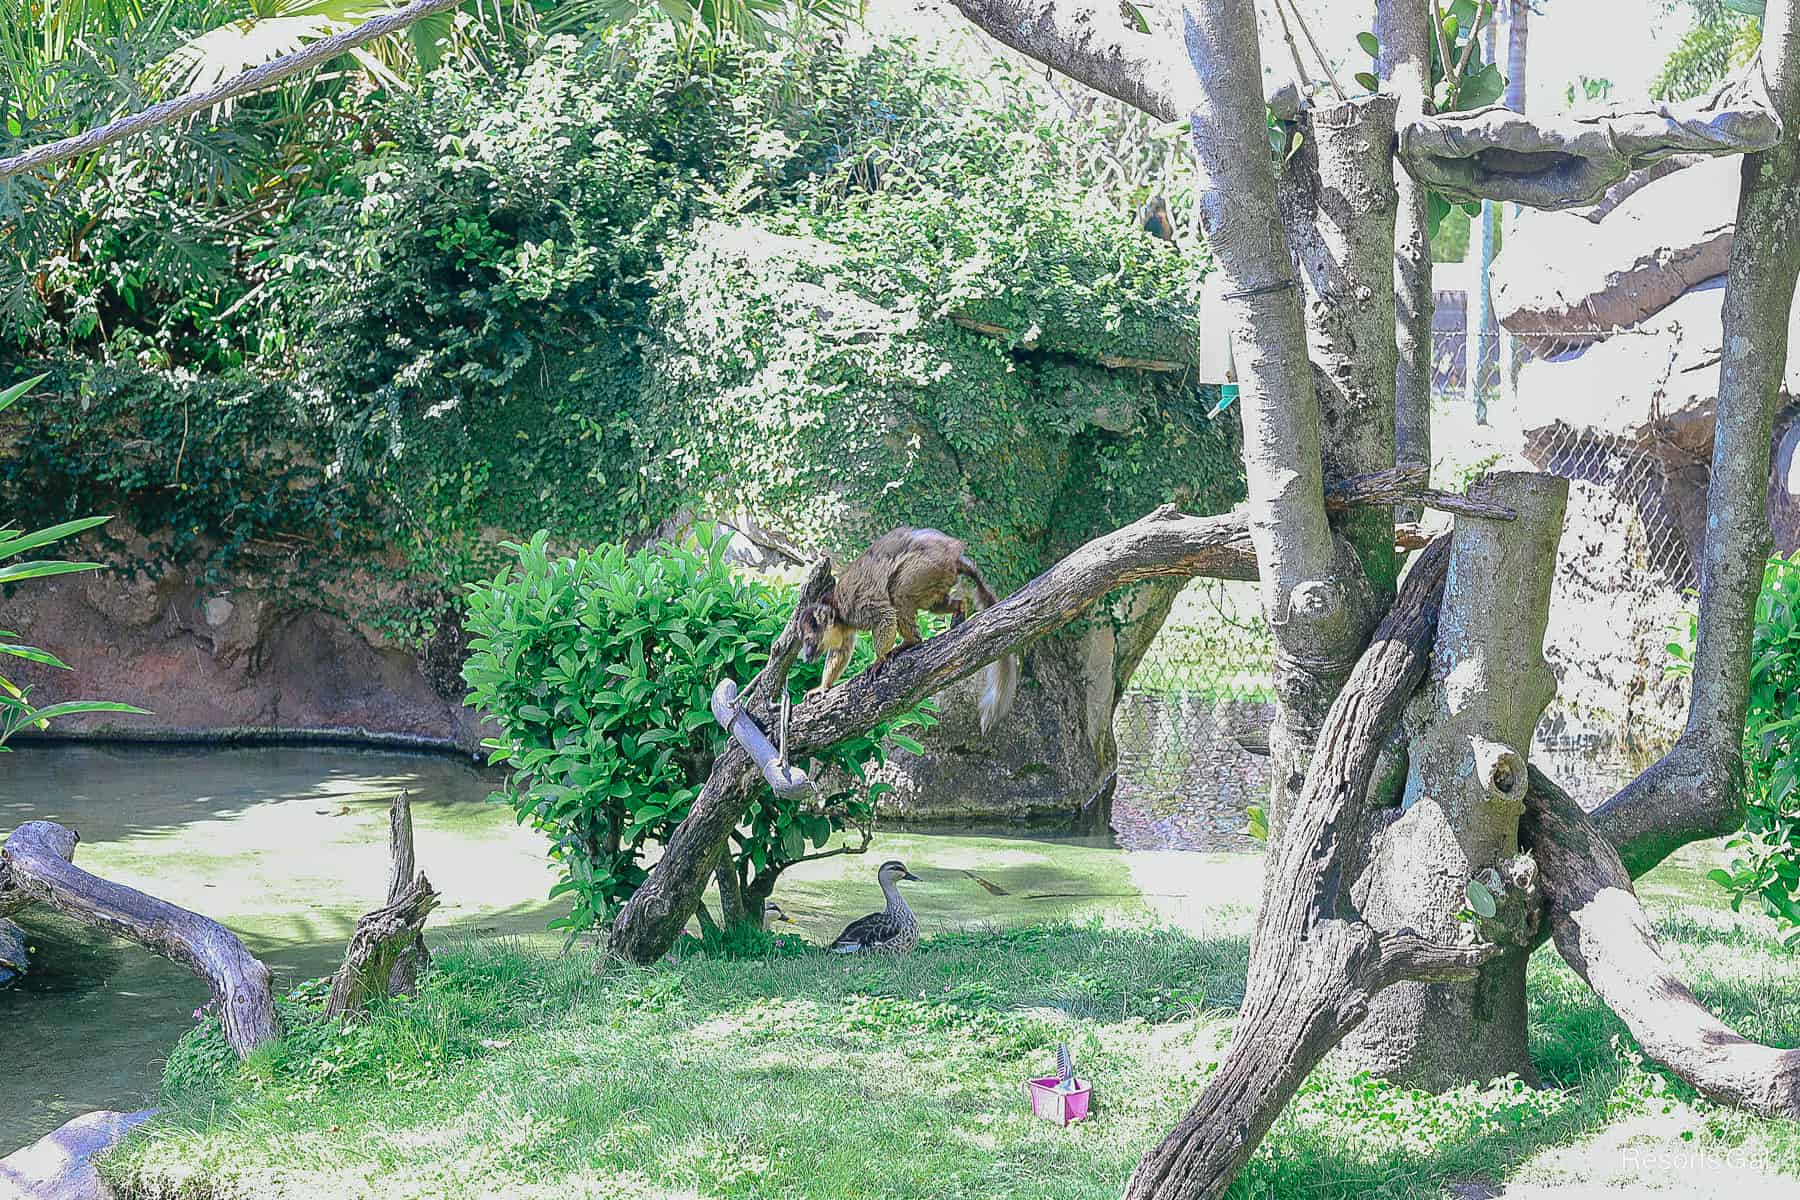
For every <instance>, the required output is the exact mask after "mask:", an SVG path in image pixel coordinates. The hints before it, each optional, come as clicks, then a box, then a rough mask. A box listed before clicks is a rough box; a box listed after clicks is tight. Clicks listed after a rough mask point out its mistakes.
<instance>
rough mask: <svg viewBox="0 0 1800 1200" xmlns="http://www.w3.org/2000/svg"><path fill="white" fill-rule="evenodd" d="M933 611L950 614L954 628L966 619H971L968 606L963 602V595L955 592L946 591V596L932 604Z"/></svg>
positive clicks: (951, 626) (951, 625) (951, 624)
mask: <svg viewBox="0 0 1800 1200" xmlns="http://www.w3.org/2000/svg"><path fill="white" fill-rule="evenodd" d="M931 611H932V612H934V613H948V614H950V628H952V629H955V628H956V627H957V626H958V625H961V624H962V623H963V622H964V621H966V620H968V619H969V618H968V606H967V605H965V604H964V603H963V601H962V597H960V596H958V595H957V594H956V593H955V592H945V593H944V598H943V599H942V600H939V601H938V602H937V603H936V604H934V605H932V606H931Z"/></svg>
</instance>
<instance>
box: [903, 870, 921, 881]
mask: <svg viewBox="0 0 1800 1200" xmlns="http://www.w3.org/2000/svg"><path fill="white" fill-rule="evenodd" d="M900 878H902V879H910V880H912V881H913V882H914V883H924V882H925V881H924V880H923V879H920V878H919V877H918V876H917V875H914V874H913V873H912V872H911V871H908V872H907V873H906V874H904V875H902V876H901V877H900Z"/></svg>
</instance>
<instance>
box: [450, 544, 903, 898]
mask: <svg viewBox="0 0 1800 1200" xmlns="http://www.w3.org/2000/svg"><path fill="white" fill-rule="evenodd" d="M725 548H726V542H725V540H724V539H722V538H721V539H717V540H711V541H708V540H706V539H702V540H701V541H700V543H699V545H698V547H697V548H690V547H687V546H680V545H673V544H669V543H661V544H658V545H655V546H651V547H646V548H644V549H641V550H638V551H636V552H634V553H628V552H627V551H626V550H625V548H624V547H622V546H618V545H608V546H602V547H600V548H598V549H595V550H582V551H577V552H576V553H574V554H572V555H566V556H561V555H556V554H553V553H552V552H551V550H550V546H549V538H548V536H547V535H546V534H543V533H539V534H538V535H537V536H536V537H534V538H533V539H532V540H531V541H530V542H529V543H528V544H524V545H519V544H516V543H507V549H508V550H510V551H512V552H513V553H514V554H515V555H516V556H517V561H516V562H515V563H514V564H513V565H511V566H508V567H507V568H505V569H504V570H502V571H501V572H500V573H499V574H497V575H495V576H494V578H493V579H491V580H489V581H487V582H485V583H481V584H475V585H472V586H471V587H470V589H469V601H468V615H467V618H466V627H467V629H468V631H469V633H470V634H471V641H470V655H469V660H468V662H467V664H466V665H465V667H464V668H463V678H464V679H465V680H466V681H467V683H468V685H469V698H468V702H469V703H470V704H471V705H473V706H475V707H476V708H478V709H479V710H480V711H481V712H482V714H483V715H484V716H486V717H487V718H488V720H489V721H491V722H492V723H493V724H494V726H495V727H496V728H497V730H498V733H497V735H496V736H494V737H492V738H490V739H488V740H487V741H485V742H484V745H485V746H486V747H487V749H488V751H489V753H490V756H491V761H492V762H494V763H496V764H500V765H504V766H505V767H507V768H508V769H509V775H508V777H507V780H506V783H505V784H504V786H503V787H502V788H501V790H500V791H498V792H496V793H495V794H494V798H495V799H497V800H500V801H502V802H504V803H506V804H508V805H510V806H511V807H512V809H513V811H514V813H516V814H517V816H518V818H519V820H520V821H522V822H527V821H528V822H530V823H531V824H532V826H533V827H535V828H537V829H540V830H542V831H543V832H544V833H545V834H547V835H548V836H549V837H550V839H551V855H552V857H553V858H554V859H555V860H556V862H557V863H558V864H560V866H561V867H562V870H563V878H562V880H561V881H560V882H559V883H558V884H557V885H556V887H555V888H554V890H553V893H552V894H557V895H560V894H562V893H569V894H570V895H571V897H572V899H573V902H574V908H573V911H572V912H571V913H570V914H569V916H568V917H567V918H566V919H563V920H559V921H558V922H557V925H558V926H561V927H566V928H569V929H570V930H571V931H572V932H573V931H579V930H582V929H586V928H589V927H591V926H593V925H595V924H602V923H604V922H606V921H607V920H609V919H610V918H611V916H612V914H613V913H614V912H615V910H616V909H617V908H618V907H619V906H620V905H621V904H623V903H624V902H625V901H626V900H627V899H629V898H630V896H631V894H632V892H634V891H635V890H636V889H637V887H638V886H639V885H640V884H641V883H642V882H643V881H644V879H645V877H646V875H647V873H648V871H647V868H646V866H645V858H646V855H647V853H648V851H649V850H650V848H651V847H652V846H655V845H658V844H661V843H662V842H664V841H665V840H666V839H667V838H668V836H669V834H670V833H671V832H673V831H674V829H675V827H676V825H678V824H679V823H680V822H681V819H682V818H683V817H685V816H686V815H687V813H688V809H689V807H690V806H691V805H692V803H693V801H694V797H695V796H696V795H698V794H699V791H700V788H701V786H702V785H703V784H704V783H705V781H706V776H707V773H708V771H710V769H711V767H712V761H713V758H714V757H715V756H716V755H717V754H718V753H719V752H720V751H721V750H722V749H723V748H724V746H725V741H726V734H725V732H724V730H722V729H721V728H720V727H719V726H718V724H717V723H716V722H715V721H714V720H713V716H712V710H711V707H710V701H711V697H712V692H713V688H714V687H715V686H716V685H717V684H718V682H719V681H720V680H721V679H732V680H735V681H737V683H738V685H739V686H740V687H747V686H748V685H749V683H750V680H751V678H752V677H753V676H754V675H755V674H756V673H757V672H758V671H759V670H761V669H762V666H763V664H764V663H765V662H767V661H768V654H769V648H770V646H771V645H772V644H773V643H774V640H775V638H776V636H777V635H778V634H779V633H780V632H781V630H782V628H783V627H784V626H785V625H786V623H787V619H788V616H789V615H790V614H791V612H792V611H793V606H794V596H793V594H792V592H791V590H788V589H782V588H777V587H774V586H771V585H769V584H766V583H763V582H760V581H758V580H754V579H749V578H745V577H742V576H740V575H738V574H736V573H735V572H734V571H733V570H732V569H731V566H730V564H729V563H727V561H726V559H725ZM821 668H822V664H820V663H812V664H805V663H796V664H795V667H794V670H793V672H792V674H791V675H790V676H789V681H788V682H789V687H790V689H791V690H793V691H794V692H795V693H798V692H799V690H800V689H801V688H803V687H809V686H812V685H813V684H816V683H817V682H818V679H819V672H820V670H821ZM796 698H798V697H797V696H796ZM929 720H930V718H929V717H928V716H927V715H926V714H924V713H917V712H916V713H913V714H909V715H906V716H903V717H900V718H898V719H896V720H894V721H890V722H887V723H884V724H882V725H879V726H877V727H876V728H874V729H872V730H870V731H869V732H868V733H866V734H863V735H861V736H858V737H854V738H850V739H847V740H845V741H843V742H840V743H838V744H837V745H836V746H833V747H832V748H831V749H830V750H829V751H828V752H827V753H826V754H824V755H823V756H822V761H815V760H809V759H804V758H797V759H796V760H795V761H796V764H797V765H798V766H800V767H801V768H802V769H804V770H806V771H807V772H808V773H809V775H811V776H812V778H813V779H814V780H815V781H817V782H818V783H819V784H820V790H819V793H818V794H817V795H816V796H814V797H810V798H804V799H801V800H797V801H795V800H783V799H780V798H778V797H777V796H775V795H774V794H773V793H772V792H770V791H769V789H768V788H767V787H765V786H762V785H760V784H759V785H758V786H757V798H756V801H755V803H754V805H753V806H752V808H751V810H750V812H749V814H748V815H747V816H746V818H745V821H744V822H743V824H741V825H740V826H739V828H738V829H737V830H736V832H735V833H734V834H733V837H732V865H733V868H734V874H735V875H736V878H737V880H738V883H739V890H740V892H741V896H742V900H743V902H744V903H745V904H746V905H748V906H752V907H748V908H747V915H748V916H749V918H750V920H751V921H752V922H754V923H758V924H760V921H761V912H762V902H763V901H764V900H766V899H767V897H768V895H769V894H770V892H771V891H772V890H773V888H774V884H775V880H776V878H777V877H778V876H779V874H780V873H781V871H782V870H783V869H785V868H786V867H788V866H791V865H792V864H794V863H795V862H798V861H800V860H802V859H803V858H805V857H807V856H808V855H809V854H811V853H817V852H819V851H821V850H822V849H823V848H824V847H825V845H826V843H827V842H828V841H830V839H831V837H832V835H833V834H835V833H838V832H840V831H842V830H843V829H844V828H845V827H846V826H847V825H855V824H861V825H864V826H866V825H868V823H869V822H870V821H871V820H872V817H873V813H874V805H875V803H876V801H877V799H878V798H879V796H880V794H881V792H882V791H883V790H885V789H886V788H887V786H888V785H886V784H883V783H880V782H871V781H869V779H868V776H867V773H866V772H867V768H868V767H869V766H870V765H871V764H873V763H876V762H879V761H880V760H881V757H882V753H883V751H882V742H883V739H886V738H889V737H894V740H895V741H897V742H898V743H900V744H902V745H909V746H913V747H915V748H916V743H912V742H911V741H910V739H907V738H905V737H904V736H897V735H896V732H895V731H897V730H899V729H901V728H903V727H905V726H908V725H913V724H921V723H925V722H928V721H929Z"/></svg>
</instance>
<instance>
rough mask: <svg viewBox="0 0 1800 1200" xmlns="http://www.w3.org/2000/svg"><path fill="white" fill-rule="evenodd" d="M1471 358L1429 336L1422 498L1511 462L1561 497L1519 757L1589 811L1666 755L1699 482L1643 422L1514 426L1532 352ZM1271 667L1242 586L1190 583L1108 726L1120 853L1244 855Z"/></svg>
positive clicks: (1655, 426) (1493, 347) (1695, 466)
mask: <svg viewBox="0 0 1800 1200" xmlns="http://www.w3.org/2000/svg"><path fill="white" fill-rule="evenodd" d="M1453 324H1454V323H1453ZM1608 332H1611V331H1606V332H1603V331H1588V332H1585V333H1584V332H1580V331H1577V332H1574V333H1572V334H1571V335H1570V337H1569V339H1568V341H1567V342H1566V343H1563V344H1556V345H1548V344H1543V343H1540V344H1539V345H1538V346H1537V347H1536V353H1537V355H1538V356H1542V357H1546V358H1547V357H1550V356H1551V355H1553V354H1554V355H1569V354H1577V353H1579V352H1580V347H1581V346H1582V345H1583V344H1586V343H1589V342H1592V341H1594V340H1596V339H1597V338H1600V337H1604V336H1607V335H1608ZM1480 342H1481V344H1480V345H1479V346H1476V347H1473V348H1472V347H1471V346H1470V344H1469V340H1468V338H1467V335H1466V332H1465V331H1464V330H1463V329H1461V328H1457V327H1451V328H1445V329H1440V330H1438V331H1437V333H1436V334H1435V336H1434V343H1433V350H1434V354H1433V363H1434V372H1433V374H1434V383H1435V384H1436V387H1435V391H1436V393H1437V398H1436V403H1435V405H1434V412H1433V431H1432V439H1433V446H1434V458H1435V459H1436V461H1435V462H1434V464H1433V474H1434V481H1435V482H1436V483H1437V484H1438V486H1442V487H1448V488H1461V487H1463V486H1466V484H1467V483H1468V482H1469V481H1470V480H1471V479H1472V478H1474V477H1475V476H1478V475H1479V474H1481V473H1482V471H1484V470H1486V469H1487V468H1488V467H1489V466H1491V465H1493V464H1495V463H1497V462H1503V461H1512V462H1519V461H1520V460H1523V464H1529V465H1530V466H1531V467H1534V468H1535V469H1537V470H1542V471H1548V472H1551V473H1553V474H1556V475H1560V476H1562V477H1563V478H1566V479H1568V480H1569V481H1570V490H1569V506H1568V512H1567V516H1566V518H1565V522H1564V532H1563V537H1562V542H1561V546H1560V550H1559V555H1558V564H1557V570H1556V576H1555V586H1554V591H1553V595H1552V599H1551V620H1550V626H1549V631H1548V633H1547V635H1546V638H1545V657H1546V659H1547V660H1548V661H1549V663H1550V665H1551V668H1552V669H1553V670H1554V672H1555V673H1556V677H1557V683H1558V695H1557V699H1556V701H1555V702H1554V703H1553V704H1552V706H1551V708H1550V710H1549V711H1548V712H1547V713H1546V714H1545V718H1544V722H1543V724H1542V725H1541V726H1540V727H1539V731H1538V736H1537V739H1536V743H1535V745H1534V748H1533V755H1534V759H1535V760H1537V761H1541V762H1542V763H1544V764H1545V765H1546V767H1547V768H1548V769H1551V770H1552V771H1553V772H1554V773H1555V774H1556V775H1557V777H1558V778H1559V779H1561V780H1563V781H1564V782H1565V785H1566V786H1569V787H1570V789H1571V790H1572V791H1573V792H1574V793H1575V794H1576V795H1577V796H1585V797H1588V798H1597V797H1599V796H1602V795H1605V794H1609V793H1610V791H1611V790H1612V789H1613V788H1614V787H1615V786H1616V785H1617V784H1618V783H1620V782H1621V781H1622V780H1623V779H1624V778H1627V777H1629V775H1630V774H1632V773H1635V771H1636V770H1637V769H1638V768H1639V767H1640V766H1641V765H1642V764H1643V763H1644V762H1645V761H1646V760H1647V759H1648V758H1649V757H1652V756H1654V755H1655V754H1656V753H1658V752H1660V751H1661V750H1662V749H1663V748H1665V747H1666V746H1667V745H1668V744H1669V743H1670V742H1671V741H1672V740H1673V738H1674V736H1675V735H1676V733H1678V732H1679V728H1680V724H1681V722H1682V720H1683V719H1684V717H1685V714H1686V708H1687V694H1686V680H1685V677H1683V676H1679V675H1676V674H1673V673H1671V672H1669V671H1668V670H1667V666H1668V663H1669V655H1668V651H1667V644H1668V642H1669V641H1670V640H1671V631H1672V630H1675V629H1677V628H1679V627H1680V626H1681V624H1682V621H1683V614H1684V612H1685V611H1686V609H1687V605H1688V604H1689V602H1690V601H1689V596H1688V592H1689V590H1690V589H1692V588H1693V587H1695V586H1696V582H1697V574H1696V568H1695V563H1696V560H1697V552H1698V547H1699V544H1700V538H1701V536H1702V535H1703V529H1704V518H1705V479H1706V470H1705V464H1704V463H1699V462H1696V460H1695V457H1694V455H1693V454H1692V453H1691V452H1689V451H1686V450H1684V449H1683V448H1681V447H1680V446H1679V445H1677V444H1675V443H1674V442H1673V441H1671V440H1669V439H1668V438H1667V437H1664V436H1661V435H1660V434H1659V433H1658V432H1657V431H1658V430H1659V429H1660V424H1659V422H1658V421H1657V420H1656V415H1655V414H1654V413H1651V414H1649V418H1648V419H1647V420H1645V421H1644V422H1642V424H1641V427H1633V428H1630V429H1626V430H1619V429H1613V430H1611V431H1601V430H1596V429H1593V428H1590V427H1588V426H1587V425H1585V424H1583V423H1581V422H1582V420H1583V415H1582V414H1578V413H1575V412H1568V411H1562V412H1561V413H1560V414H1559V416H1558V417H1556V418H1532V417H1529V416H1524V415H1522V414H1521V411H1520V405H1519V404H1517V403H1516V397H1515V386H1514V381H1515V380H1516V379H1517V378H1518V375H1517V370H1518V368H1519V367H1520V366H1522V365H1524V364H1525V363H1526V362H1528V361H1529V359H1530V357H1531V356H1532V350H1531V348H1529V347H1527V346H1525V345H1524V344H1522V343H1518V342H1516V341H1514V340H1513V339H1511V338H1504V337H1501V336H1498V334H1497V333H1493V334H1491V336H1488V337H1485V338H1482V339H1480ZM1471 372H1474V378H1475V381H1476V384H1477V386H1476V388H1475V389H1473V391H1471V389H1470V388H1469V387H1468V380H1469V378H1470V373H1471ZM1272 660H1273V643H1272V641H1271V639H1270V637H1269V633H1268V629H1267V627H1266V626H1265V625H1264V623H1263V621H1262V617H1261V615H1260V610H1259V605H1258V602H1257V589H1256V587H1255V585H1253V584H1243V583H1225V582H1221V581H1217V580H1196V581H1194V582H1193V583H1192V584H1190V585H1189V586H1188V587H1187V588H1186V589H1185V590H1184V591H1183V592H1182V593H1181V596H1180V599H1179V601H1178V602H1177V604H1176V606H1175V609H1174V611H1173V612H1172V613H1171V615H1170V617H1169V620H1168V622H1167V623H1166V624H1165V626H1164V629H1163V631H1162V632H1161V633H1160V634H1159V635H1158V637H1157V638H1156V640H1155V641H1154V642H1153V643H1152V645H1151V648H1150V651H1149V653H1148V654H1147V655H1146V657H1145V659H1144V662H1143V664H1142V665H1141V666H1140V668H1139V670H1138V671H1137V673H1136V675H1135V676H1134V677H1133V679H1132V681H1131V684H1130V686H1129V689H1128V691H1127V694H1126V695H1125V697H1124V698H1123V700H1122V702H1121V704H1120V707H1119V711H1118V715H1117V717H1116V720H1115V723H1114V730H1115V735H1116V737H1117V740H1118V745H1119V782H1118V788H1117V791H1116V794H1115V798H1114V807H1113V825H1114V829H1115V832H1116V833H1117V835H1118V837H1119V839H1120V841H1121V842H1122V843H1124V844H1125V845H1127V846H1164V847H1177V848H1190V849H1242V848H1248V847H1251V846H1254V845H1255V844H1256V843H1254V842H1253V841H1251V840H1250V839H1249V838H1248V836H1247V835H1246V833H1245V829H1246V824H1247V822H1246V817H1245V808H1246V807H1247V806H1248V805H1251V804H1256V803H1260V801H1261V797H1262V796H1263V795H1264V794H1265V793H1266V790H1267V781H1268V768H1267V759H1266V758H1265V757H1263V756H1262V755H1261V754H1260V753H1257V751H1258V750H1260V749H1262V748H1263V747H1262V746H1261V745H1260V744H1259V742H1260V741H1261V739H1262V738H1263V737H1264V736H1266V735H1265V734H1264V733H1263V731H1264V730H1266V727H1267V723H1268V720H1269V717H1270V715H1271V711H1272V705H1271V691H1270V679H1271V667H1272Z"/></svg>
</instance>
